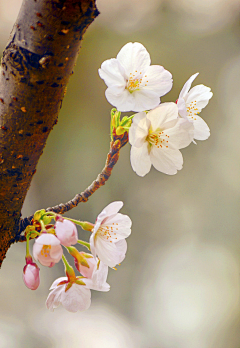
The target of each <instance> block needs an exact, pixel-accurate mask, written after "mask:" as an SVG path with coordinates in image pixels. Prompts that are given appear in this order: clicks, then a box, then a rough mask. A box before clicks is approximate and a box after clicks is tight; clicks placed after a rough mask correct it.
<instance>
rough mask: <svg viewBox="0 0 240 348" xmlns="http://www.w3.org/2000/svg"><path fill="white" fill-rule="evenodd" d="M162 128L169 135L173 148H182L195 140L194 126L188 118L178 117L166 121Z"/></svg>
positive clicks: (169, 141) (170, 144) (170, 146)
mask: <svg viewBox="0 0 240 348" xmlns="http://www.w3.org/2000/svg"><path fill="white" fill-rule="evenodd" d="M161 129H162V130H163V131H164V133H166V134H167V135H168V137H169V138H168V144H169V148H171V149H182V148H184V147H186V146H188V145H189V144H191V142H192V141H193V134H194V127H193V124H192V122H189V120H188V119H187V120H186V119H185V118H178V119H177V120H173V121H170V122H167V123H164V124H163V126H162V128H161Z"/></svg>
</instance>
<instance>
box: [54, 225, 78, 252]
mask: <svg viewBox="0 0 240 348" xmlns="http://www.w3.org/2000/svg"><path fill="white" fill-rule="evenodd" d="M55 232H56V235H57V237H58V239H59V240H60V242H61V244H62V245H64V246H65V247H69V246H71V245H74V244H76V243H77V241H78V232H77V227H76V225H75V224H74V223H73V222H72V221H69V220H66V219H63V220H62V221H61V220H60V219H59V220H58V221H57V222H56V224H55Z"/></svg>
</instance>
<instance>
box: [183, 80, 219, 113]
mask: <svg viewBox="0 0 240 348" xmlns="http://www.w3.org/2000/svg"><path fill="white" fill-rule="evenodd" d="M212 96H213V93H212V92H211V89H210V88H209V87H206V86H204V85H197V86H194V87H193V88H192V89H191V90H190V91H189V93H188V94H187V95H186V97H185V100H186V104H187V106H188V104H190V103H191V102H194V103H196V108H197V109H198V110H197V112H200V111H201V110H202V109H203V108H205V106H206V105H207V104H208V102H209V99H211V98H212Z"/></svg>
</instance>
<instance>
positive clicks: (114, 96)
mask: <svg viewBox="0 0 240 348" xmlns="http://www.w3.org/2000/svg"><path fill="white" fill-rule="evenodd" d="M105 95H106V98H107V101H108V102H109V103H110V104H112V105H113V106H115V107H116V108H117V110H118V111H121V112H127V111H135V110H134V105H135V100H134V98H133V95H132V94H131V93H130V92H129V91H128V90H127V89H124V90H120V89H119V91H118V93H116V89H113V88H111V87H109V88H108V89H107V90H106V92H105Z"/></svg>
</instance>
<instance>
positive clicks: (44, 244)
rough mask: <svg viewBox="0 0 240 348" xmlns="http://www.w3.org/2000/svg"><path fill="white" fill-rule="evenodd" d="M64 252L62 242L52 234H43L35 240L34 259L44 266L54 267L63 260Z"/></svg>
mask: <svg viewBox="0 0 240 348" xmlns="http://www.w3.org/2000/svg"><path fill="white" fill-rule="evenodd" d="M62 254H63V250H62V247H61V243H60V240H59V239H58V238H57V237H55V236H54V235H53V234H51V233H43V234H41V236H40V237H38V238H36V239H35V243H34V245H33V257H34V258H35V260H38V261H39V262H40V263H41V264H42V265H43V266H48V267H53V266H54V265H55V263H57V262H59V261H60V260H61V257H62Z"/></svg>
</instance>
